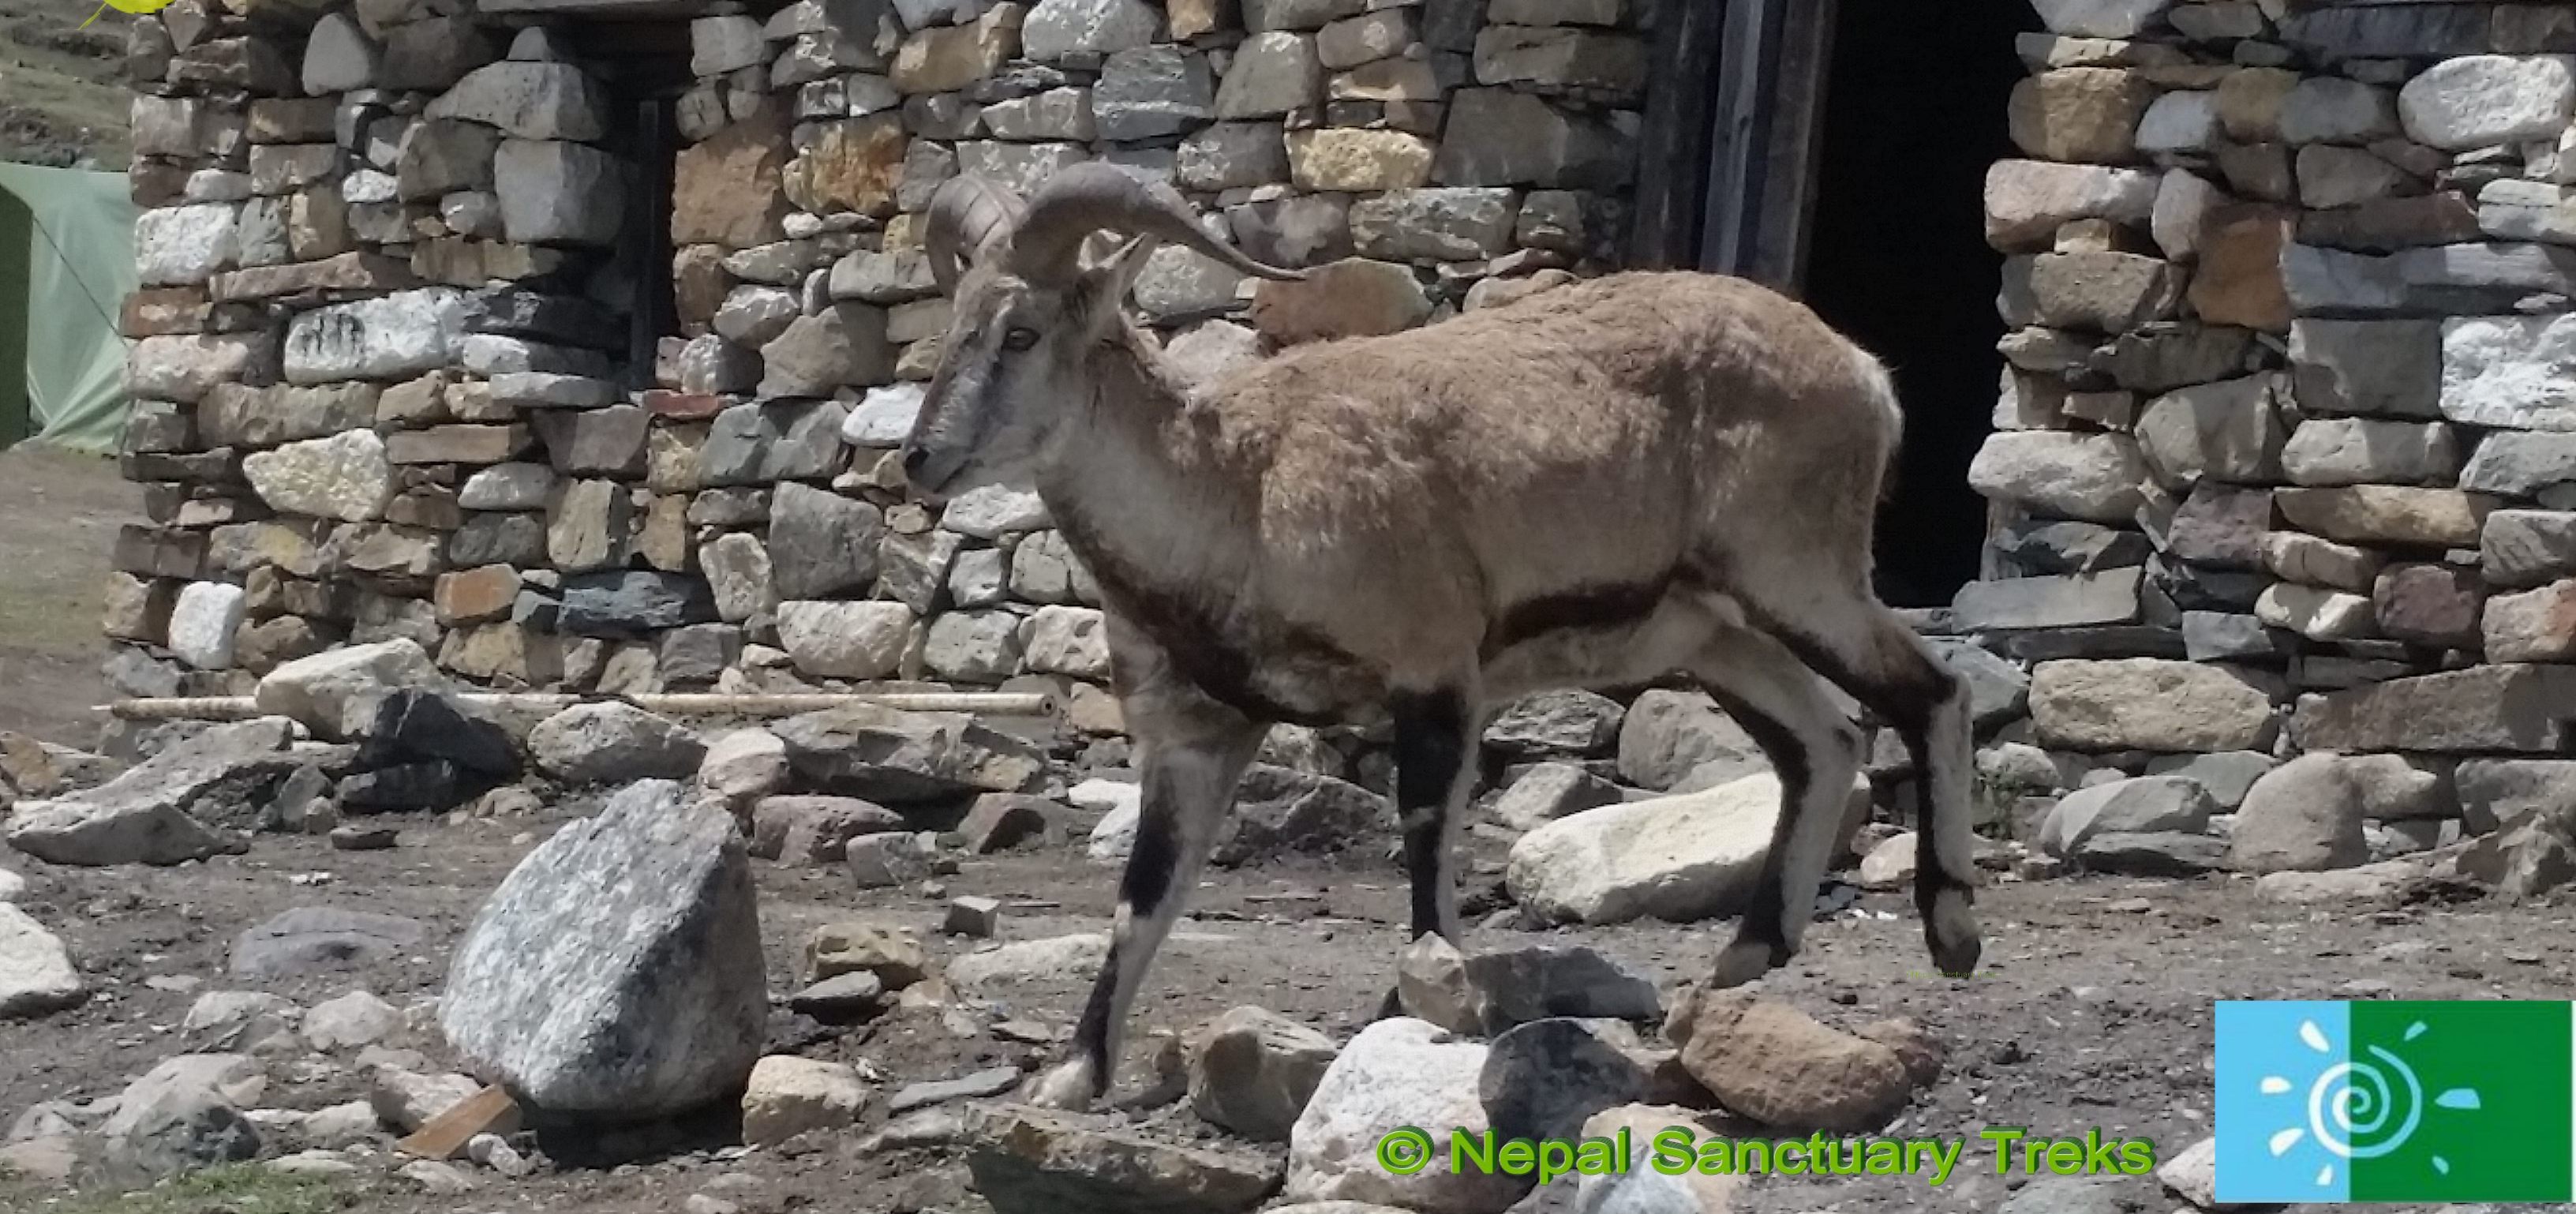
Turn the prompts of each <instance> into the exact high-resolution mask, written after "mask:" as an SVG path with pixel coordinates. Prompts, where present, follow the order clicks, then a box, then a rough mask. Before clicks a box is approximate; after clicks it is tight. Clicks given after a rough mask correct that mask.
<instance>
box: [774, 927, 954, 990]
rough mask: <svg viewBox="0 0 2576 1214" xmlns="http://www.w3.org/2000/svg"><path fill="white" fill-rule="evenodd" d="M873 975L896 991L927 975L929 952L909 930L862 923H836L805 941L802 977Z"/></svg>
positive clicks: (823, 977)
mask: <svg viewBox="0 0 2576 1214" xmlns="http://www.w3.org/2000/svg"><path fill="white" fill-rule="evenodd" d="M852 973H868V974H873V975H875V976H876V977H877V979H878V980H879V981H881V982H883V983H884V984H885V989H887V990H890V991H899V990H902V989H903V988H905V987H907V986H911V985H912V984H913V983H916V982H919V981H921V980H922V979H924V978H927V977H929V976H930V954H929V953H928V952H926V951H924V950H923V948H922V947H921V941H920V940H918V939H915V938H914V937H913V935H912V933H910V932H906V931H899V930H895V929H890V928H882V927H876V926H873V925H870V924H865V923H836V924H832V925H830V926H827V927H820V928H816V929H815V930H814V934H813V935H812V936H811V937H809V938H807V940H806V941H805V976H806V977H807V978H808V979H811V980H815V981H820V980H822V979H826V978H834V977H838V976H840V975H842V974H852Z"/></svg>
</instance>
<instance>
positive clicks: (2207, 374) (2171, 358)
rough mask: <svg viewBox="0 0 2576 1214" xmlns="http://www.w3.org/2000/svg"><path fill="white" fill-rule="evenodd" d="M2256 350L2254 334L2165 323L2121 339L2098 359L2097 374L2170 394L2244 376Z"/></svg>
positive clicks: (2129, 386)
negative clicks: (2194, 385) (2198, 385)
mask: <svg viewBox="0 0 2576 1214" xmlns="http://www.w3.org/2000/svg"><path fill="white" fill-rule="evenodd" d="M2253 347H2254V334H2253V332H2252V331H2251V330H2248V329H2235V328H2227V327H2224V326H2215V325H2183V324H2179V323H2171V322H2168V323H2162V324H2151V325H2145V326H2142V327H2140V328H2138V329H2136V330H2134V331H2132V332H2129V333H2124V334H2121V335H2120V338H2119V340H2118V341H2115V342H2113V343H2111V345H2110V346H2108V347H2106V348H2105V349H2104V351H2103V352H2102V353H2100V354H2097V355H2095V356H2094V369H2095V370H2098V371H2102V372H2104V373H2106V374H2108V375H2110V376H2111V378H2112V379H2113V380H2115V381H2117V382H2118V383H2119V385H2120V386H2121V387H2123V388H2127V389H2130V390H2132V391H2136V392H2170V391H2172V390H2173V389H2175V388H2180V387H2185V386H2187V385H2191V384H2205V383H2209V382H2211V381H2214V380H2221V379H2230V378H2233V377H2235V376H2238V375H2241V374H2244V372H2245V370H2246V366H2245V363H2246V355H2247V354H2248V352H2250V351H2251V350H2252V349H2253Z"/></svg>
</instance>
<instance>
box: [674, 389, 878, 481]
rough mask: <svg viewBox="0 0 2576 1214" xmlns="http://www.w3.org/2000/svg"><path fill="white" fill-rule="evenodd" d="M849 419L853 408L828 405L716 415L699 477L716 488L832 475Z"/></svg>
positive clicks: (748, 408)
mask: <svg viewBox="0 0 2576 1214" xmlns="http://www.w3.org/2000/svg"><path fill="white" fill-rule="evenodd" d="M848 416H849V408H848V406H845V405H843V404H841V403H840V402H838V401H829V400H815V401H781V402H777V403H773V404H765V405H736V406H734V407H733V408H730V409H727V410H725V411H724V412H722V413H719V414H717V415H716V420H715V424H714V425H713V427H711V429H710V431H709V433H708V435H707V445H706V447H705V448H704V449H703V450H701V451H700V452H699V456H698V467H699V475H700V477H701V478H702V480H703V482H704V483H705V484H707V485H711V486H721V485H754V484H766V483H768V482H771V481H782V480H819V479H821V478H824V477H827V476H830V475H832V474H833V473H834V472H836V471H838V470H839V466H840V463H841V455H842V447H841V421H842V419H843V418H846V417H848Z"/></svg>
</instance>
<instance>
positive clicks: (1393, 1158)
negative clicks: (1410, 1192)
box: [1377, 1125, 1431, 1176]
mask: <svg viewBox="0 0 2576 1214" xmlns="http://www.w3.org/2000/svg"><path fill="white" fill-rule="evenodd" d="M1430 1163H1431V1135H1429V1134H1425V1133H1423V1132H1422V1131H1421V1130H1420V1129H1419V1128H1417V1127H1414V1126H1409V1125H1407V1126H1397V1127H1396V1128H1394V1129H1392V1130H1389V1131H1387V1134H1386V1137H1384V1138H1381V1139H1378V1140H1377V1166H1379V1167H1381V1168H1385V1169H1386V1170H1387V1171H1389V1172H1393V1173H1395V1174H1396V1175H1398V1176H1411V1175H1413V1174H1414V1173H1416V1172H1419V1171H1421V1170H1422V1169H1423V1168H1425V1167H1428V1166H1429V1165H1430Z"/></svg>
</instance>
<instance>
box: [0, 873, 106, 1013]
mask: <svg viewBox="0 0 2576 1214" xmlns="http://www.w3.org/2000/svg"><path fill="white" fill-rule="evenodd" d="M88 998H89V984H88V983H87V982H86V981H84V980H82V978H81V976H80V971H79V970H76V969H74V968H72V958H71V953H70V952H69V950H67V949H65V948H64V947H63V942H62V941H61V940H60V939H57V938H56V937H55V936H54V934H53V933H51V932H48V931H46V930H45V928H44V925H43V924H40V923H38V922H36V920H35V919H34V918H33V917H32V916H30V915H28V914H27V913H26V912H25V911H22V910H19V909H18V908H17V907H16V906H15V905H13V904H10V903H7V902H0V1020H23V1019H26V1018H28V1017H31V1016H42V1015H46V1014H48V1013H51V1012H57V1011H61V1010H62V1009H64V1008H68V1007H76V1006H78V1005H79V1004H80V1003H81V1002H82V1001H84V1000H86V999H88Z"/></svg>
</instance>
